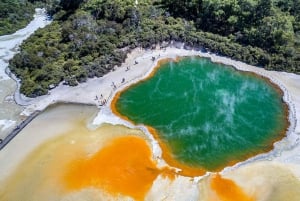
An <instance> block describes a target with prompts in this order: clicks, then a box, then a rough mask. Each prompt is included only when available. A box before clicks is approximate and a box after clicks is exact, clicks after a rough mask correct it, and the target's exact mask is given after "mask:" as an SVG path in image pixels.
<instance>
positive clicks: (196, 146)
mask: <svg viewBox="0 0 300 201" xmlns="http://www.w3.org/2000/svg"><path fill="white" fill-rule="evenodd" d="M116 109H117V110H118V112H119V113H121V114H122V115H125V116H127V117H128V118H129V119H130V120H132V121H133V122H135V123H136V124H144V125H148V126H151V127H153V128H155V129H156V130H157V131H158V133H159V137H160V138H161V140H162V141H163V142H164V143H166V144H167V145H168V146H169V147H170V149H171V153H172V155H173V157H174V158H175V159H176V160H178V161H180V162H182V163H184V164H186V165H189V166H192V167H202V168H205V169H207V170H216V169H218V168H222V167H225V166H226V165H228V164H229V163H230V162H232V161H242V160H245V159H247V158H248V157H249V156H251V155H254V154H257V153H259V152H264V151H266V150H269V149H270V147H271V146H272V143H273V141H274V139H278V138H279V137H280V136H281V135H282V131H284V130H285V128H286V127H287V122H286V120H285V119H286V117H285V111H284V104H283V103H282V101H281V96H280V94H279V93H278V92H277V91H276V90H275V88H273V87H272V86H271V85H270V84H269V83H267V82H266V81H265V80H263V79H261V78H258V77H255V76H254V75H251V74H247V73H242V72H239V71H236V70H234V69H233V68H231V67H226V66H224V65H221V64H215V63H212V62H211V61H210V60H208V59H204V58H199V57H188V58H183V59H181V60H180V61H179V62H168V63H166V64H163V65H162V66H161V67H160V68H159V69H158V70H157V72H156V73H155V75H154V76H153V77H151V78H149V79H147V80H145V81H141V82H139V83H138V84H135V85H133V86H132V87H130V88H129V89H127V90H126V91H124V92H122V93H121V95H120V98H119V99H118V100H117V102H116Z"/></svg>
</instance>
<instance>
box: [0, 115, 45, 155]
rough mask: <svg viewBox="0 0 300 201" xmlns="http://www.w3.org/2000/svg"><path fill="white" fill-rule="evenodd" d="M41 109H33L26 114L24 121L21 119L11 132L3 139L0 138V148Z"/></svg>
mask: <svg viewBox="0 0 300 201" xmlns="http://www.w3.org/2000/svg"><path fill="white" fill-rule="evenodd" d="M40 112H41V111H39V110H37V111H34V112H33V113H32V114H31V115H30V116H28V117H27V118H26V119H25V120H24V121H22V122H21V123H20V124H19V125H18V126H17V127H16V128H14V130H12V132H11V133H10V134H9V135H8V136H7V137H6V138H4V139H0V150H1V149H3V148H4V147H5V146H6V145H7V144H8V143H9V142H10V141H11V140H12V139H13V138H14V137H15V136H16V135H18V133H19V132H20V131H21V130H22V129H23V128H24V127H25V126H27V124H29V123H30V122H31V121H32V120H33V119H34V118H35V117H36V116H37V115H39V114H40Z"/></svg>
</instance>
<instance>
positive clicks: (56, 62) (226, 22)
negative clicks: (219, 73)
mask: <svg viewBox="0 0 300 201" xmlns="http://www.w3.org/2000/svg"><path fill="white" fill-rule="evenodd" d="M34 2H37V1H34ZM43 2H46V7H47V8H48V9H47V10H48V13H50V14H52V15H53V19H54V21H53V22H52V23H51V25H49V26H47V27H46V28H44V29H41V30H38V31H37V32H36V33H35V34H34V35H33V36H32V37H30V38H29V39H28V40H27V41H26V42H25V43H23V44H22V46H21V51H20V53H19V54H17V55H16V56H15V57H14V58H13V59H12V60H11V61H10V69H11V71H12V72H13V73H14V74H16V76H17V77H18V78H20V79H21V88H20V91H21V92H22V93H23V94H25V95H26V96H29V97H36V96H40V95H43V94H47V92H48V90H49V89H52V88H54V87H56V86H57V85H58V84H59V83H61V82H63V83H64V84H66V85H70V86H75V85H77V84H78V83H80V82H85V81H86V80H87V79H88V78H93V77H101V76H103V75H105V74H107V73H109V72H110V71H113V70H114V69H115V68H116V66H120V65H121V63H123V62H124V61H125V59H126V55H127V54H128V53H129V52H130V51H131V50H132V49H134V48H136V47H141V48H146V49H150V48H152V47H153V46H154V45H156V44H160V45H161V46H167V44H170V43H171V42H172V41H176V42H183V43H184V44H185V48H187V49H188V48H198V49H199V50H203V51H210V52H213V53H216V54H218V55H222V56H227V57H230V58H232V59H235V60H239V61H243V62H245V63H248V64H250V65H255V66H260V67H264V68H266V69H269V70H277V71H286V72H293V73H300V2H299V0H238V1H237V0H226V1H217V0H193V1H181V0H140V1H138V3H137V4H136V1H135V0H89V1H86V0H75V1H71V0H60V1H57V0H46V1H43Z"/></svg>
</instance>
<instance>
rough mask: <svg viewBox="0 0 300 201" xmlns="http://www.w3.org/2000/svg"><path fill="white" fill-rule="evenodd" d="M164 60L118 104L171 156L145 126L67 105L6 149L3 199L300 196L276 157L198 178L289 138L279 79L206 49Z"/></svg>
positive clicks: (299, 185) (261, 200)
mask: <svg viewBox="0 0 300 201" xmlns="http://www.w3.org/2000/svg"><path fill="white" fill-rule="evenodd" d="M158 67H159V68H158ZM158 67H157V68H156V70H155V72H154V73H153V74H152V75H151V77H148V78H147V79H145V80H143V81H141V82H139V83H137V84H135V85H132V86H130V87H129V88H127V89H125V90H123V91H121V92H120V93H119V94H117V95H116V97H115V98H114V99H113V101H112V105H111V106H112V110H113V111H114V112H115V113H117V114H118V115H121V116H122V117H123V118H125V119H128V120H130V121H131V122H133V123H134V124H142V125H145V126H147V127H148V129H149V131H150V132H151V133H152V134H153V135H154V137H155V138H156V139H157V140H158V141H159V144H160V146H161V147H162V151H163V153H162V156H163V159H164V160H165V161H166V163H165V162H164V161H162V160H161V158H160V157H157V156H156V155H155V154H154V153H155V152H156V150H154V149H155V147H152V146H151V145H153V144H152V143H153V142H152V141H151V139H150V138H149V136H148V135H146V134H145V133H144V132H143V131H142V130H141V129H140V127H134V126H133V125H132V126H131V128H128V127H126V126H124V125H122V124H125V123H124V121H119V120H120V119H118V123H117V122H116V121H115V120H116V119H117V118H116V117H115V115H114V114H112V113H103V114H102V113H101V112H100V113H99V114H100V115H103V116H102V117H101V118H103V119H106V120H107V121H105V122H110V121H109V120H111V119H113V120H112V121H111V124H108V123H105V124H102V125H97V126H96V125H93V124H92V122H93V121H94V118H95V116H96V113H97V112H99V111H98V109H97V108H96V107H92V106H86V105H72V104H63V105H61V104H59V105H55V106H51V107H49V108H47V109H46V110H45V111H44V112H42V113H41V114H40V115H39V116H37V117H36V119H34V120H33V121H32V122H31V123H30V124H29V125H27V126H26V127H25V128H24V129H23V130H22V131H21V132H20V133H19V134H18V135H17V136H16V137H15V138H14V139H13V140H12V141H11V142H10V143H9V144H8V145H7V146H6V147H5V148H4V149H3V150H1V152H0V161H1V166H0V200H6V201H17V200H30V201H39V200H45V199H47V200H64V201H69V200H87V201H88V200H91V201H94V200H149V201H150V200H170V201H171V200H172V201H182V200H201V201H211V200H214V201H225V200H240V201H253V200H257V201H265V200H272V201H275V200H278V201H285V200H286V198H287V197H288V199H289V200H291V201H296V200H298V197H299V196H298V195H299V194H300V190H299V189H300V182H299V180H298V179H297V178H296V177H295V175H294V174H293V173H292V172H291V170H290V169H289V168H288V167H286V165H282V164H277V163H274V162H269V161H263V162H253V163H249V164H246V165H244V166H241V167H238V168H232V169H231V170H230V171H228V172H225V173H223V172H222V173H221V175H219V174H218V173H211V174H208V175H206V176H203V177H202V178H201V179H199V177H198V178H195V177H194V176H199V175H203V174H205V173H206V172H207V171H214V172H218V171H219V170H222V169H223V168H224V167H226V166H228V165H232V164H233V163H235V162H238V161H244V160H246V159H247V158H249V157H251V156H254V155H256V154H258V153H261V152H266V151H268V150H270V149H272V147H273V142H274V141H276V140H279V139H281V138H282V137H283V136H284V134H285V130H286V128H287V126H288V122H287V120H286V116H287V114H286V113H287V112H286V108H285V105H284V104H283V103H282V101H281V93H280V91H279V90H278V89H276V87H274V86H272V85H271V84H270V83H269V82H267V81H266V80H264V79H262V78H260V77H257V76H254V75H253V74H250V73H249V74H248V73H242V72H239V71H235V70H234V69H233V68H230V67H224V65H219V64H213V63H211V62H210V61H209V60H207V59H201V58H197V57H191V58H182V59H180V60H179V61H176V62H174V61H170V62H163V63H161V65H160V66H158ZM105 109H108V108H105ZM99 114H98V115H99ZM115 124H121V125H115ZM126 125H128V124H126ZM168 165H169V166H168ZM173 167H179V168H182V170H183V171H181V172H180V171H179V172H177V171H176V170H174V169H173ZM228 189H230V191H228Z"/></svg>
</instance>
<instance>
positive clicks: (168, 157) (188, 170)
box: [111, 57, 290, 177]
mask: <svg viewBox="0 0 300 201" xmlns="http://www.w3.org/2000/svg"><path fill="white" fill-rule="evenodd" d="M182 58H184V57H176V58H174V59H170V58H167V59H161V60H159V61H158V62H157V65H156V66H155V67H154V68H153V71H152V72H151V73H150V74H149V76H147V77H146V78H144V79H142V80H141V81H140V82H142V81H145V80H148V79H150V78H151V77H153V76H154V75H155V73H156V72H157V70H158V69H159V67H160V66H161V65H162V64H165V63H167V62H169V61H173V62H179V61H180V60H181V59H182ZM230 67H231V66H230ZM232 68H234V67H232ZM234 69H235V70H236V71H239V70H237V69H236V68H234ZM241 72H242V73H245V74H249V75H252V76H255V77H258V78H260V79H263V80H265V81H266V82H267V83H268V84H270V85H272V86H273V87H274V88H275V89H276V91H277V92H278V93H279V94H280V95H281V96H283V91H282V90H281V88H280V87H278V86H277V85H276V84H274V83H272V82H271V80H270V79H268V78H266V77H263V76H261V75H258V74H255V73H253V72H243V71H241ZM136 84H138V83H135V84H133V85H130V86H127V87H126V88H124V89H123V90H121V91H119V92H117V93H116V95H115V96H114V97H113V100H112V101H111V110H112V112H113V113H114V114H115V115H117V116H119V117H121V118H122V119H124V120H127V121H129V122H131V123H132V124H135V122H133V121H132V120H130V119H129V118H128V117H127V116H125V115H123V114H121V113H120V112H119V111H118V110H117V108H116V103H117V101H118V99H119V98H120V96H121V95H122V93H123V92H125V91H126V90H127V89H129V88H130V87H132V86H134V85H136ZM283 107H284V113H285V116H286V118H285V125H286V126H285V128H284V129H283V130H281V131H280V132H279V133H280V134H279V135H278V136H277V137H275V138H272V139H270V142H268V144H269V146H268V147H266V148H265V149H263V150H260V151H255V150H253V151H252V152H251V153H248V154H247V155H245V156H244V157H243V159H241V160H245V159H247V158H251V157H253V156H256V155H257V154H260V153H265V152H268V151H271V150H272V149H273V148H274V143H275V142H277V141H279V140H281V139H282V138H284V137H285V136H286V132H287V129H288V127H289V125H290V122H289V120H288V115H289V109H288V105H287V104H286V103H285V102H284V103H283ZM146 127H147V129H148V130H149V132H150V133H151V134H152V135H153V137H154V138H155V140H156V141H157V142H158V143H159V145H160V147H161V149H162V157H163V159H164V160H165V161H166V162H167V163H168V165H170V166H172V167H175V168H179V169H181V171H180V172H178V173H177V174H178V175H182V176H189V177H194V176H202V175H204V174H205V173H206V172H207V170H206V169H205V168H201V167H192V166H189V165H186V164H183V163H181V162H179V161H178V160H176V159H175V157H174V156H173V155H172V150H171V148H170V147H169V146H168V145H167V144H166V143H164V142H163V141H162V139H161V138H160V136H159V133H158V132H157V131H156V129H155V128H153V127H150V126H146ZM241 160H237V159H236V160H232V161H229V162H228V163H226V165H224V166H222V167H219V168H216V169H214V170H213V171H215V172H218V171H221V170H222V169H223V168H224V167H226V166H233V165H235V164H236V163H238V162H240V161H241Z"/></svg>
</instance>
